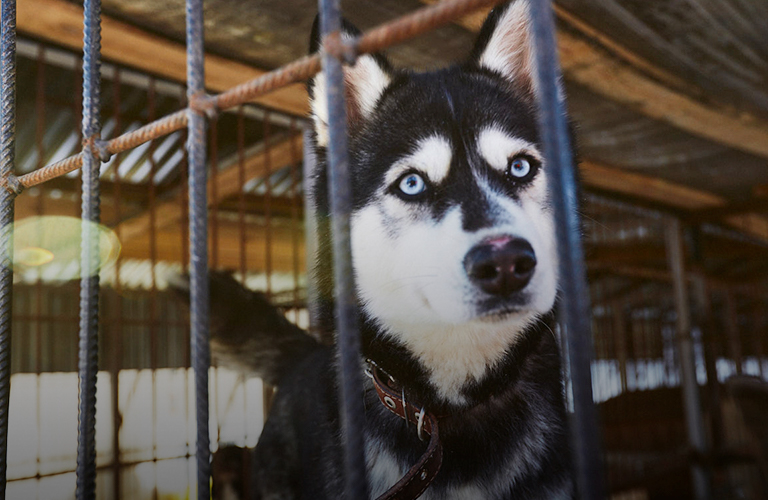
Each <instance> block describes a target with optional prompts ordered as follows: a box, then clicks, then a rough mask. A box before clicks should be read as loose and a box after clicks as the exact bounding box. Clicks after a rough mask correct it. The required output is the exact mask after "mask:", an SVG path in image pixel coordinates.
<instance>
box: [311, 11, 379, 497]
mask: <svg viewBox="0 0 768 500" xmlns="http://www.w3.org/2000/svg"><path fill="white" fill-rule="evenodd" d="M339 4H340V2H339V0H320V1H319V8H320V31H321V33H322V36H323V39H324V40H327V39H328V37H329V36H336V37H340V36H341V11H340V8H339V7H340V5H339ZM322 62H323V74H324V76H325V82H326V92H327V100H328V133H329V139H328V181H329V182H328V185H329V188H328V191H329V198H330V201H331V233H332V235H333V278H334V286H335V290H334V292H335V299H336V335H337V338H336V352H337V357H338V361H339V373H338V377H339V384H338V385H339V391H340V395H339V396H340V397H339V404H340V408H339V410H340V411H339V413H340V416H341V426H342V443H343V448H344V473H345V492H346V496H345V497H344V498H346V499H347V500H353V499H361V498H368V485H367V481H366V477H365V471H366V468H365V452H364V449H363V447H364V437H363V419H364V407H363V383H362V379H361V377H362V366H361V354H360V332H359V330H358V324H357V310H356V301H355V284H354V276H353V274H352V250H351V245H350V239H349V217H350V212H351V207H352V193H351V189H350V179H349V157H348V151H347V114H346V109H345V105H344V73H343V68H342V63H341V61H340V60H339V59H337V58H336V57H334V56H332V55H331V54H329V53H328V52H327V51H324V52H323V54H322Z"/></svg>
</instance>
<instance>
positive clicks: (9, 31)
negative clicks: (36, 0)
mask: <svg viewBox="0 0 768 500" xmlns="http://www.w3.org/2000/svg"><path fill="white" fill-rule="evenodd" d="M0 10H1V11H2V12H1V14H0V24H1V25H2V26H1V27H0V73H2V76H0V107H1V108H0V109H1V110H2V116H1V117H0V178H1V179H3V180H5V181H6V182H5V185H6V186H8V185H9V184H8V180H9V179H10V177H11V176H12V175H13V172H14V163H15V158H14V154H15V148H16V1H15V0H3V1H2V6H0ZM15 198H16V193H14V192H13V191H10V190H8V188H7V187H6V189H0V500H5V484H6V472H7V469H8V463H7V457H8V410H9V402H10V401H9V400H10V396H11V306H12V304H13V296H12V291H13V232H12V228H13V208H14V205H13V202H14V199H15Z"/></svg>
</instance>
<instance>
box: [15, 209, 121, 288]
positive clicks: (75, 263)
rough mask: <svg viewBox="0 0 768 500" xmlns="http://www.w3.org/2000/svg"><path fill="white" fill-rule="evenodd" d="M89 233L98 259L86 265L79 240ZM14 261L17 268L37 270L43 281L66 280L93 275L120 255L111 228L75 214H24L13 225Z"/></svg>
mask: <svg viewBox="0 0 768 500" xmlns="http://www.w3.org/2000/svg"><path fill="white" fill-rule="evenodd" d="M84 235H90V236H89V237H91V238H93V241H94V242H96V241H98V245H99V252H98V258H97V259H92V260H91V262H89V263H88V264H87V265H86V266H85V267H83V266H82V265H81V262H80V246H81V245H80V241H81V239H82V238H83V236H84ZM13 246H14V250H13V255H14V258H13V263H14V268H15V270H16V271H19V272H25V271H28V270H31V269H35V270H37V271H39V273H40V276H41V277H43V279H46V280H52V281H53V280H55V281H66V280H71V279H78V278H81V277H84V276H95V275H96V274H98V272H99V271H100V270H101V269H103V268H104V267H105V266H108V265H110V264H112V263H114V262H115V261H116V260H117V257H118V256H119V255H120V241H119V240H118V238H117V235H116V234H115V232H114V231H112V230H111V229H109V228H108V227H106V226H102V225H100V224H96V223H94V222H89V221H84V220H82V219H78V218H76V217H65V216H58V215H57V216H41V217H27V218H25V219H22V220H20V221H17V222H16V223H15V224H14V226H13Z"/></svg>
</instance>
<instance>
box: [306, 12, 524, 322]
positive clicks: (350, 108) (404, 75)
mask: <svg viewBox="0 0 768 500" xmlns="http://www.w3.org/2000/svg"><path fill="white" fill-rule="evenodd" d="M525 3H526V2H525V1H524V0H518V1H514V2H508V3H506V4H503V5H501V6H499V7H497V8H495V9H494V10H493V11H492V12H491V14H490V15H489V16H488V19H487V20H486V22H485V24H484V25H483V28H482V29H481V32H480V34H479V36H478V39H477V41H476V44H475V46H474V48H473V50H472V52H471V54H470V56H469V58H468V60H467V61H465V62H463V63H460V64H457V65H455V66H452V67H449V68H445V69H442V70H438V71H433V72H429V73H414V72H411V71H410V70H407V69H400V68H394V67H393V66H392V65H391V64H390V62H389V61H388V59H387V58H386V56H385V55H384V54H381V53H375V54H365V55H361V56H360V57H359V58H358V62H357V64H356V65H355V66H352V67H345V83H346V90H347V91H346V97H347V115H348V123H349V125H348V136H349V154H350V171H351V173H352V192H353V203H354V207H353V209H354V208H359V207H360V206H361V205H362V204H363V203H364V200H365V199H366V197H367V196H368V195H369V191H370V189H371V187H372V186H375V185H376V184H377V181H378V180H379V177H380V176H381V175H382V172H383V169H382V168H375V167H376V166H386V165H388V162H389V161H390V160H391V159H392V158H394V157H396V156H397V155H398V154H400V153H402V150H403V149H407V148H408V147H409V146H410V145H412V144H413V143H414V142H415V141H416V140H418V139H420V138H422V137H423V136H425V135H428V134H429V133H431V132H433V131H435V127H440V128H441V129H442V130H444V131H446V133H448V134H450V135H455V136H461V134H462V128H463V127H471V125H472V123H473V122H478V121H494V122H499V123H505V122H506V124H507V126H508V128H510V129H511V130H510V132H512V133H514V134H515V135H518V136H521V137H525V138H526V139H528V140H530V141H531V142H533V143H538V132H537V130H536V115H535V109H534V100H533V93H532V89H533V84H532V83H531V80H530V78H529V75H528V73H527V71H529V70H530V68H529V66H527V64H526V65H523V72H522V73H521V72H519V71H517V70H515V71H511V72H509V73H508V74H505V72H504V71H503V67H502V70H501V71H500V70H499V68H498V67H495V66H494V64H496V66H498V65H499V64H502V62H499V61H491V62H490V63H489V62H488V61H486V60H484V59H483V56H484V55H485V56H486V59H487V54H484V53H485V52H486V51H487V50H488V47H489V43H491V41H492V38H493V35H494V33H497V28H498V23H499V21H500V19H502V17H503V16H504V14H505V13H506V12H508V10H509V9H510V8H516V7H517V8H519V7H521V6H523V7H524V8H525ZM512 28H513V29H518V30H521V31H520V33H519V34H520V36H523V37H527V36H528V34H527V28H526V27H525V26H524V25H520V26H513V27H512ZM342 32H343V33H344V34H345V35H346V36H348V37H356V36H359V35H360V33H361V32H360V30H359V29H358V28H357V27H355V26H354V25H353V24H351V23H350V22H349V21H347V20H346V19H344V20H343V21H342ZM497 37H498V33H497ZM497 43H498V42H497ZM519 43H522V45H523V46H526V44H525V43H524V42H519ZM320 48H321V39H320V23H319V16H318V17H316V18H315V22H314V24H313V27H312V34H311V36H310V44H309V52H310V53H316V52H317V51H318V50H320ZM526 50H527V49H526ZM515 57H519V55H515ZM527 57H528V54H527V53H526V54H524V58H527ZM511 66H512V67H517V66H520V65H514V64H513V65H511ZM370 78H374V79H378V80H379V82H378V84H379V85H381V88H380V89H374V90H372V91H371V90H370V89H368V90H369V92H368V95H366V96H361V92H360V91H359V89H360V87H362V86H364V84H366V79H370ZM383 80H386V82H384V81H383ZM307 90H308V94H309V97H310V101H311V103H312V105H313V106H312V109H313V119H314V120H315V125H316V126H315V128H314V134H313V147H314V150H315V153H316V155H315V156H316V158H317V165H316V169H315V172H314V173H313V178H312V179H311V185H312V198H313V201H314V203H315V205H316V210H317V212H316V215H317V222H318V233H319V234H318V241H319V245H318V246H319V249H318V255H317V259H316V265H315V269H314V272H315V275H316V276H315V277H316V280H317V282H318V287H319V295H320V307H319V309H320V325H319V327H320V329H321V331H326V332H331V331H333V329H334V323H333V278H332V276H333V272H332V253H331V235H330V221H329V218H330V207H329V201H328V183H327V175H326V158H325V152H326V143H327V136H326V134H327V129H325V128H324V123H323V122H324V119H323V117H322V114H323V111H322V110H321V109H319V106H317V104H320V105H324V100H323V99H324V98H323V97H322V96H321V95H320V94H321V92H323V91H324V78H323V77H322V76H321V75H318V76H317V77H315V78H312V79H310V80H309V82H308V84H307ZM377 90H378V91H377ZM371 96H377V97H375V102H371V103H368V105H367V106H364V105H362V104H361V103H360V100H361V97H367V98H369V99H370V98H371ZM466 96H471V100H468V99H467V98H466ZM372 100H373V99H372ZM321 101H322V102H321ZM363 108H366V109H368V112H367V113H366V112H365V109H363ZM510 117H513V118H514V119H513V120H510V119H509V118H510ZM404 137H405V138H407V140H406V142H405V143H403V140H402V138H404ZM372 149H373V150H375V153H374V155H375V157H376V163H377V165H374V168H371V165H370V163H369V162H368V161H366V160H370V154H369V153H370V151H371V150H372ZM445 208H446V205H443V206H442V209H443V210H444V209H445ZM436 210H437V213H436V216H439V215H440V214H441V207H440V206H438V207H437V208H436Z"/></svg>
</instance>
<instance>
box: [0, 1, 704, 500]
mask: <svg viewBox="0 0 768 500" xmlns="http://www.w3.org/2000/svg"><path fill="white" fill-rule="evenodd" d="M499 1H500V0H446V1H444V2H439V3H437V4H436V5H432V6H428V7H424V8H422V9H420V10H418V11H416V12H413V13H411V14H409V15H407V16H404V17H402V18H400V19H396V20H394V21H391V22H388V23H386V24H383V25H381V26H379V27H377V28H375V29H373V30H370V31H368V32H366V33H364V34H362V35H361V36H359V37H357V38H356V39H354V40H342V39H341V37H340V27H341V24H340V23H341V17H340V9H339V1H338V0H320V2H319V10H320V15H321V31H322V35H323V39H324V40H325V44H324V50H322V51H321V53H320V54H316V55H311V56H307V57H304V58H302V59H299V60H297V61H295V62H292V63H290V64H288V65H286V66H284V67H282V68H280V69H277V70H275V71H272V72H269V73H267V74H265V75H263V76H261V77H259V78H256V79H254V80H251V81H249V82H247V83H244V84H242V85H239V86H237V87H235V88H232V89H230V90H227V91H225V92H222V93H220V94H216V95H209V94H207V93H206V92H205V88H204V64H203V63H204V54H203V1H202V0H187V2H186V16H187V44H186V47H187V89H186V98H187V99H186V101H187V105H186V108H185V109H183V110H181V111H177V112H174V113H171V114H167V115H166V116H163V117H162V118H159V119H153V120H152V121H151V122H150V123H149V124H147V125H145V126H141V127H138V128H136V129H134V130H131V131H129V132H126V133H123V134H122V135H118V136H116V137H114V138H112V139H105V138H102V124H100V123H99V111H100V106H101V99H100V93H99V89H100V85H101V74H100V72H101V69H100V57H101V56H100V29H101V28H100V10H101V5H100V1H99V0H86V1H85V4H84V12H85V18H84V42H83V46H84V52H83V85H82V91H83V101H82V102H83V110H82V111H83V112H82V151H81V152H80V153H79V154H76V155H74V156H70V157H68V158H66V159H63V160H60V161H57V162H55V163H52V164H50V165H47V166H41V168H38V169H36V170H34V171H32V172H30V173H27V174H24V175H20V176H18V177H17V176H16V175H15V173H14V172H15V167H14V148H15V144H14V141H15V95H16V88H15V77H16V33H15V24H16V22H15V15H16V11H15V9H16V7H15V1H14V0H3V1H2V33H1V38H2V48H1V50H0V57H1V59H0V68H1V70H2V84H1V87H0V102H1V103H2V124H1V129H0V137H1V138H2V139H1V140H2V144H1V152H0V155H1V156H0V181H1V182H2V187H3V188H4V189H1V190H0V197H1V198H0V217H1V218H2V219H1V220H0V228H2V229H0V230H1V231H2V233H1V234H0V259H2V262H0V498H5V484H6V467H7V460H6V454H7V442H8V415H9V394H10V374H11V359H10V354H11V345H10V341H11V304H12V286H13V271H12V269H13V266H12V257H13V256H12V249H13V244H12V236H13V235H12V231H11V228H12V223H13V221H14V199H15V197H16V196H17V195H18V194H20V193H21V192H22V190H23V189H26V188H31V187H33V186H36V185H39V184H41V183H44V182H46V181H49V180H52V179H54V178H57V177H62V176H64V175H65V174H67V173H69V172H72V171H74V170H76V169H81V172H82V201H81V203H82V218H83V219H85V220H88V221H93V222H99V220H100V196H101V195H100V179H99V169H100V166H101V164H102V163H105V162H108V161H109V160H110V158H111V157H112V156H114V155H117V154H119V153H121V152H125V151H128V150H130V149H132V148H136V147H138V146H141V145H142V144H145V143H148V142H149V141H152V140H154V139H158V138H160V137H164V136H168V135H170V134H173V133H175V132H177V131H182V130H185V129H186V131H187V136H186V137H187V140H186V141H187V142H186V154H187V156H188V189H189V196H188V198H189V200H188V213H189V229H188V235H189V250H188V252H189V254H188V255H189V264H190V267H189V270H190V277H191V287H190V289H191V316H190V319H189V324H190V326H191V337H190V347H189V353H190V357H191V365H192V367H193V370H194V381H195V407H196V422H197V440H196V460H197V493H196V494H197V498H198V499H201V500H207V499H208V498H210V477H211V452H210V449H211V443H210V442H209V436H210V430H209V428H208V426H209V415H208V409H209V401H208V388H209V380H208V369H209V366H210V351H209V336H208V324H209V311H208V307H209V290H208V283H209V282H208V265H209V256H208V243H207V241H208V234H209V230H208V223H209V214H208V209H207V207H208V206H209V204H210V202H209V200H208V196H209V193H212V195H213V197H214V198H215V197H216V186H218V183H217V182H216V179H215V176H216V175H217V172H218V169H217V168H215V166H214V168H212V169H210V171H211V177H212V179H211V180H210V182H209V179H208V172H209V168H208V165H206V157H207V156H208V155H207V154H206V146H207V144H208V142H207V139H206V138H207V134H208V133H209V132H210V133H212V134H214V135H215V134H216V127H217V126H218V125H217V124H218V120H217V115H218V114H219V113H220V112H222V111H224V110H227V109H233V108H235V109H238V110H239V116H240V118H241V119H242V109H243V108H242V106H243V105H244V104H245V103H247V102H249V101H251V100H252V99H254V98H255V97H257V96H260V95H263V94H265V93H268V92H270V91H273V90H276V89H279V88H281V87H284V86H286V85H288V84H291V83H295V82H299V81H302V80H305V79H307V78H309V77H311V76H312V75H314V74H316V73H318V72H320V71H323V72H324V73H325V76H326V79H327V82H328V85H327V93H328V95H327V98H328V99H327V100H328V106H329V135H330V140H329V148H328V168H329V178H330V179H331V182H330V193H329V197H330V199H331V200H332V214H333V218H332V229H333V231H332V234H333V254H334V272H335V286H336V290H335V293H336V306H337V311H336V313H337V314H336V316H337V332H338V340H337V343H336V345H337V350H338V359H339V360H340V372H339V373H338V380H339V381H340V384H339V386H340V391H341V394H340V401H341V408H340V415H341V416H342V418H341V420H342V426H343V438H344V449H345V456H346V461H345V472H346V498H350V499H352V498H367V491H368V489H367V488H368V487H367V483H366V472H365V460H364V456H363V450H364V447H363V436H362V421H361V419H362V415H363V411H362V404H363V402H362V399H361V398H359V397H357V395H359V394H361V393H362V381H361V379H360V375H361V374H360V373H359V372H358V370H357V369H356V368H357V363H358V360H359V357H360V340H359V333H358V330H357V325H356V324H355V321H356V319H355V315H354V306H353V301H354V283H353V281H352V280H353V273H352V271H351V269H352V268H351V260H350V242H349V218H350V210H351V207H350V192H349V178H348V175H349V174H348V168H347V167H348V158H347V134H346V124H347V121H346V116H345V107H344V92H343V76H342V67H343V65H345V64H352V63H354V60H355V57H356V56H357V55H358V54H363V53H370V52H375V51H378V50H381V49H384V48H386V47H390V46H392V45H394V44H397V43H399V42H402V41H405V40H407V39H410V38H412V37H415V36H417V35H419V34H421V33H424V32H426V31H428V30H431V29H433V28H436V27H438V26H440V25H443V24H446V23H449V22H451V21H453V20H456V19H458V18H460V17H461V16H463V15H466V14H468V13H471V12H472V11H473V10H476V9H479V8H481V7H488V6H491V5H493V4H496V3H499ZM550 3H551V2H550V1H548V0H540V1H533V2H531V16H532V22H533V37H534V41H535V44H536V47H537V50H536V63H537V65H536V67H537V79H538V86H537V88H538V90H539V94H538V99H539V104H540V109H541V113H540V130H541V132H542V143H543V146H544V154H545V156H546V158H547V159H548V164H549V165H551V167H552V169H553V171H554V172H555V173H556V175H555V176H554V177H553V181H552V188H551V189H552V193H551V194H552V199H553V200H554V208H555V214H556V221H557V236H558V241H559V242H560V245H559V249H558V251H559V261H560V266H561V275H562V276H563V279H562V286H561V292H562V295H561V298H562V300H561V309H560V326H561V333H562V335H563V338H564V339H565V342H564V343H563V346H564V353H563V357H564V358H565V359H567V366H568V375H569V389H570V391H571V398H570V403H571V405H572V407H571V409H572V415H571V420H570V431H571V439H572V443H573V450H574V453H573V460H574V470H575V471H576V475H575V477H576V490H577V494H578V497H579V498H583V499H598V498H604V497H605V495H606V493H605V485H604V472H603V464H602V461H603V452H602V449H601V444H600V439H599V435H600V430H599V426H598V415H597V407H596V405H595V403H594V402H593V400H594V398H593V381H592V360H593V353H592V338H593V337H592V326H593V325H592V320H591V318H592V315H591V311H592V308H591V305H590V303H589V297H590V290H589V288H588V286H587V282H586V277H587V268H586V266H585V260H584V252H583V249H582V243H581V239H580V238H581V225H580V222H579V220H578V218H577V211H576V205H577V188H576V181H575V171H574V165H573V157H572V152H571V144H570V140H571V139H570V135H569V130H568V124H567V123H566V121H565V118H564V116H565V113H564V109H563V107H564V103H563V101H562V99H561V98H560V97H559V89H558V84H557V81H558V78H559V67H558V62H557V61H558V58H557V51H556V45H555V37H554V19H553V14H552V9H551V5H550ZM152 85H154V83H153V84H152ZM152 88H154V87H152ZM267 113H268V111H267ZM209 128H210V129H211V130H208V129H209ZM289 128H290V129H291V134H289V135H290V137H296V136H297V134H295V133H293V132H295V130H294V128H295V123H293V121H291V123H290V124H289ZM239 130H242V128H240V129H239ZM267 134H268V133H266V132H265V136H267ZM238 141H239V143H240V151H241V152H242V139H241V138H239V139H238ZM307 142H308V141H304V143H305V144H306V143H307ZM211 147H212V148H215V147H216V143H215V142H213V143H211ZM273 147H276V146H274V145H273ZM285 147H288V148H290V149H291V154H293V155H299V154H300V153H299V152H297V151H296V147H295V144H293V143H292V142H291V141H288V142H285ZM211 158H212V159H213V161H215V158H216V155H215V154H213V155H212V156H211ZM294 163H296V162H294ZM152 168H153V170H152V174H153V175H154V174H156V173H157V172H156V170H154V169H155V168H156V167H155V166H153V167H152ZM269 168H270V167H269V166H267V171H268V172H269ZM290 175H292V176H293V175H297V174H296V173H295V172H292V173H291V174H290ZM270 178H271V177H270V176H269V175H268V176H267V179H268V180H267V181H266V182H271V181H270V180H269V179H270ZM239 180H240V182H241V183H242V182H243V181H244V177H243V174H242V170H241V176H240V179H239ZM209 185H211V186H212V187H213V190H212V191H210V190H209V187H208V186H209ZM293 185H294V186H295V183H294V184H293ZM270 192H271V191H270V190H269V189H268V190H267V193H268V194H267V197H269V193H270ZM149 196H150V198H151V199H153V200H154V198H153V197H154V193H150V195H149ZM596 200H597V201H596ZM592 201H593V202H595V203H603V201H600V200H598V199H596V198H595V199H593V200H592ZM213 202H214V203H215V202H216V200H215V199H214V200H213ZM151 203H155V202H154V201H152V202H151ZM242 203H245V202H244V201H242V200H241V205H240V207H241V212H240V213H241V214H242V206H243V205H242ZM291 210H293V212H292V213H293V215H294V216H296V214H297V213H298V212H297V211H298V210H299V207H296V206H294V207H293V208H291ZM649 213H650V212H644V213H643V214H641V215H642V216H643V217H646V216H649V215H648V214H649ZM268 216H269V215H268ZM649 217H650V218H655V219H656V220H659V219H663V223H662V224H660V226H663V227H664V229H661V230H660V231H661V232H665V234H664V236H663V237H664V238H665V241H666V248H667V257H668V268H669V270H670V273H669V275H665V276H662V277H661V278H660V279H662V280H671V282H672V284H673V288H674V293H673V297H672V300H673V301H674V307H675V309H676V310H677V311H678V314H677V317H676V319H675V321H676V325H675V327H674V328H675V329H676V332H677V335H678V336H679V337H680V338H679V340H680V344H679V345H680V348H679V349H680V359H681V367H682V369H681V378H682V386H683V388H684V391H683V395H684V403H685V404H684V406H685V410H686V412H685V414H686V424H687V425H686V428H687V429H688V442H689V444H690V445H691V446H692V448H693V449H694V450H695V451H696V452H698V453H701V454H704V453H705V451H706V450H705V448H706V444H705V435H704V424H703V420H702V415H701V402H700V401H699V399H698V398H699V395H698V391H697V386H696V384H697V382H696V379H695V372H696V367H695V366H694V364H695V360H694V348H693V342H692V339H691V335H690V330H691V312H690V311H689V306H688V304H689V298H688V296H687V295H688V290H689V288H688V286H687V278H686V275H685V270H684V259H683V256H682V250H681V248H682V247H681V245H682V239H681V238H682V236H681V229H680V222H679V221H678V220H677V219H676V218H675V217H670V216H669V215H668V214H658V213H651V215H650V216H649ZM210 222H211V230H212V231H213V232H214V233H216V232H217V231H218V230H219V229H218V228H219V226H218V221H217V218H216V217H215V216H214V217H213V219H212V220H211V221H210ZM309 230H310V231H311V228H310V229H309ZM266 237H267V238H269V233H267V236H266ZM308 240H309V238H308ZM81 241H82V254H81V262H82V266H83V267H89V266H92V265H93V264H92V262H93V260H94V259H98V255H99V238H98V235H97V234H95V233H94V232H93V230H92V229H91V226H88V225H84V226H83V231H82V235H81ZM241 244H242V245H245V240H244V239H243V240H242V242H241ZM216 248H217V247H215V246H214V248H213V255H212V256H211V258H212V259H213V260H214V261H215V260H216V259H217V258H218V257H217V250H216ZM267 251H269V250H267ZM243 255H244V254H243ZM243 259H244V257H243ZM296 259H298V257H295V258H294V266H295V268H296V269H298V266H299V264H298V260H296ZM268 260H269V259H268ZM241 269H242V270H243V276H244V274H245V273H244V270H245V265H244V264H242V266H241ZM153 279H154V278H153ZM654 279H655V278H654ZM601 286H605V287H612V286H614V285H613V284H611V283H607V284H605V285H601ZM308 295H309V300H310V302H311V300H312V295H311V289H310V290H309V292H308ZM594 295H595V294H594V293H593V296H594ZM598 295H599V293H598ZM296 300H297V299H296V292H295V291H294V301H296ZM598 307H604V305H603V304H599V305H598ZM621 307H622V304H620V303H618V302H611V303H610V304H606V305H605V311H619V310H620V308H621ZM153 314H154V313H153ZM609 322H610V321H609ZM596 325H597V326H598V328H597V331H602V330H604V329H605V328H608V329H610V328H623V326H622V323H621V321H620V320H619V321H618V322H614V323H611V325H612V326H608V327H604V326H600V325H601V324H596ZM98 328H99V277H98V275H96V276H91V277H84V278H82V280H81V284H80V322H79V364H78V373H79V394H80V399H79V423H78V441H77V443H78V445H77V446H78V448H77V451H78V459H77V498H78V499H92V498H95V478H96V447H95V446H96V445H95V411H96V399H95V398H96V374H97V371H98V367H99V359H98V353H99V345H98V340H97V339H98V335H97V333H98ZM153 342H156V339H155V340H153ZM598 347H599V350H600V349H613V350H616V349H618V348H616V347H615V346H608V347H606V346H605V345H603V344H600V345H599V346H598ZM659 349H661V348H659ZM153 352H154V351H153ZM622 359H623V358H621V356H619V362H620V363H624V362H626V359H624V361H622ZM153 366H154V365H153ZM115 369H116V368H115ZM622 374H624V371H622ZM623 376H624V375H622V377H623ZM620 383H621V384H622V386H626V384H627V383H628V382H627V380H626V378H622V379H621V382H620ZM692 470H693V478H694V489H695V491H696V498H699V499H703V498H707V497H708V495H709V486H708V479H707V474H706V471H705V468H704V467H703V466H702V465H701V464H700V463H694V465H693V467H692Z"/></svg>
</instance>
